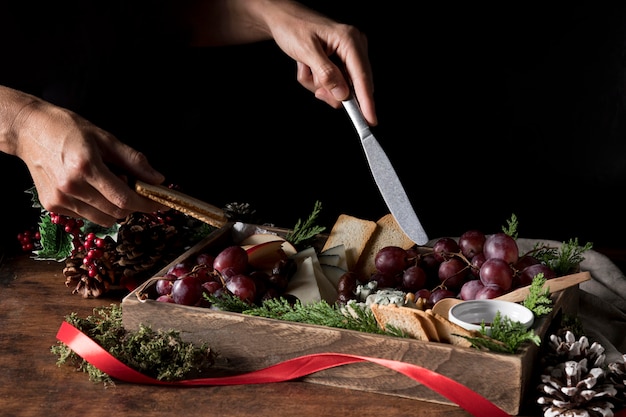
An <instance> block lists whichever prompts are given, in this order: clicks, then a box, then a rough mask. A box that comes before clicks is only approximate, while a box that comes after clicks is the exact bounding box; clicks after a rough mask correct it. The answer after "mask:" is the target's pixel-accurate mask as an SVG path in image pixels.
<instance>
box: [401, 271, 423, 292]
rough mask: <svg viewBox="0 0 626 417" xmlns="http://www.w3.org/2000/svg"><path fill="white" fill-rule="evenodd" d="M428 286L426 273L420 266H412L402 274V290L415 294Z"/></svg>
mask: <svg viewBox="0 0 626 417" xmlns="http://www.w3.org/2000/svg"><path fill="white" fill-rule="evenodd" d="M424 285H426V272H425V271H424V269H422V267H421V266H419V265H411V266H410V267H408V268H407V269H405V270H404V272H403V273H402V288H403V289H404V290H405V291H410V292H414V291H417V290H419V289H421V288H423V287H424Z"/></svg>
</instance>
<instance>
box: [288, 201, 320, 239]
mask: <svg viewBox="0 0 626 417" xmlns="http://www.w3.org/2000/svg"><path fill="white" fill-rule="evenodd" d="M321 210H322V203H321V202H320V201H316V202H315V205H314V207H313V212H312V213H311V214H310V215H309V217H308V218H307V219H306V221H305V222H304V223H303V222H302V219H298V221H297V222H296V225H295V226H294V228H293V230H292V231H290V232H288V233H287V235H286V236H285V239H286V240H287V241H288V242H290V243H291V244H293V245H294V246H300V245H303V244H304V243H306V242H308V241H309V240H311V239H313V238H315V237H316V236H317V235H318V234H320V233H322V232H323V231H324V230H326V228H325V227H324V226H316V225H315V222H316V221H317V217H318V216H319V214H320V211H321Z"/></svg>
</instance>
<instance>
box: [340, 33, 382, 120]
mask: <svg viewBox="0 0 626 417" xmlns="http://www.w3.org/2000/svg"><path fill="white" fill-rule="evenodd" d="M364 42H365V41H364ZM365 45H366V43H365ZM352 51H356V52H353V53H349V54H346V55H345V56H342V55H341V51H338V54H339V57H340V58H341V59H342V61H343V63H344V65H345V73H346V74H347V76H348V77H349V78H350V82H351V84H352V89H353V91H354V95H355V97H356V99H357V101H358V102H359V107H360V108H361V112H362V113H363V117H365V120H367V122H368V123H369V124H370V125H371V126H375V125H377V124H378V118H377V116H376V108H375V105H374V82H373V78H372V69H371V65H370V63H369V60H368V59H367V52H366V50H364V49H363V48H358V47H355V48H353V49H352Z"/></svg>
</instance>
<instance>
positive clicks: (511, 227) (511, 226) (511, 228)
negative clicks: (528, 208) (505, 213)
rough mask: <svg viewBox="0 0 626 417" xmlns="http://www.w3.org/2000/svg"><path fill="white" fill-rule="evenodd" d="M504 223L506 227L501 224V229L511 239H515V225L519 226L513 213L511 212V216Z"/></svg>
mask: <svg viewBox="0 0 626 417" xmlns="http://www.w3.org/2000/svg"><path fill="white" fill-rule="evenodd" d="M506 224H507V225H506V227H505V226H502V231H503V232H504V233H506V234H507V235H509V236H511V237H512V238H513V239H517V227H518V226H519V222H518V220H517V216H516V215H515V213H513V214H511V218H510V219H509V220H507V221H506Z"/></svg>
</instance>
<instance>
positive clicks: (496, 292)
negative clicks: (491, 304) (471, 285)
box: [474, 285, 506, 300]
mask: <svg viewBox="0 0 626 417" xmlns="http://www.w3.org/2000/svg"><path fill="white" fill-rule="evenodd" d="M505 292H506V291H505V290H503V289H502V288H500V287H498V286H497V285H485V286H484V287H483V288H481V289H479V290H478V291H476V297H475V298H474V299H475V300H485V299H489V300H491V299H493V298H496V297H499V296H501V295H502V294H504V293H505Z"/></svg>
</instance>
